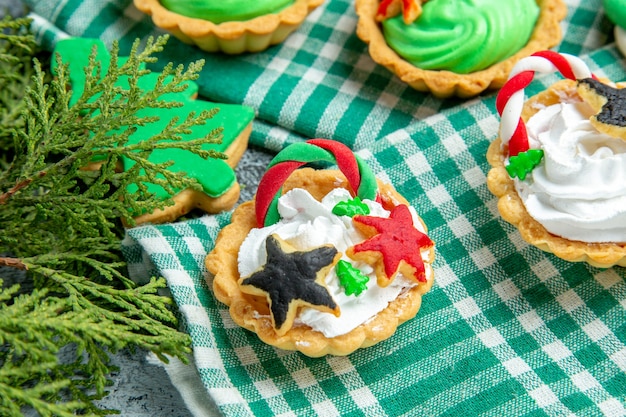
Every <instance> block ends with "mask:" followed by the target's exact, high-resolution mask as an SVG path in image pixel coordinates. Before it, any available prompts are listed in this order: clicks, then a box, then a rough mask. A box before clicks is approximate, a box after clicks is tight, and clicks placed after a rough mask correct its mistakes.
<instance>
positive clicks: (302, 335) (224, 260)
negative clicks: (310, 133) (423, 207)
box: [206, 168, 435, 357]
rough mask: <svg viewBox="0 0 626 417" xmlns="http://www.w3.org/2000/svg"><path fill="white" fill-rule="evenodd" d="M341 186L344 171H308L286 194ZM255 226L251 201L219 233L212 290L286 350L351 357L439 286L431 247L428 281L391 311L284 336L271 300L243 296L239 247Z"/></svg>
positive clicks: (317, 193)
mask: <svg viewBox="0 0 626 417" xmlns="http://www.w3.org/2000/svg"><path fill="white" fill-rule="evenodd" d="M337 187H343V188H347V187H348V186H347V181H346V180H345V177H344V176H343V174H342V173H341V172H340V171H337V170H313V169H311V168H303V169H299V170H297V171H295V172H294V173H293V174H292V175H291V176H290V177H289V179H288V180H287V181H286V182H285V184H284V187H283V190H284V191H288V190H290V189H292V188H304V189H307V190H308V191H309V192H310V193H311V194H312V195H313V196H314V197H315V198H317V199H321V197H322V196H324V195H326V194H327V193H328V192H330V190H332V189H333V188H337ZM379 188H380V192H381V195H382V196H383V199H388V200H389V201H392V202H394V203H395V204H399V203H403V204H408V203H407V202H406V200H405V199H404V198H403V197H402V196H401V195H400V194H398V193H397V192H396V191H395V189H393V187H392V186H390V185H388V184H382V183H380V182H379ZM254 227H256V217H255V209H254V201H248V202H246V203H243V204H241V205H240V206H239V207H237V208H236V209H235V211H234V212H233V215H232V219H231V223H230V224H229V225H228V226H226V227H225V228H224V229H222V231H221V232H220V233H219V235H218V237H217V240H216V244H215V249H214V250H213V251H212V252H211V253H209V255H208V256H207V257H206V266H207V269H208V270H209V272H210V273H211V274H213V276H208V277H207V282H208V284H209V286H211V285H212V287H213V291H214V294H215V297H216V298H217V299H218V300H219V301H221V302H223V303H224V304H226V305H228V306H229V311H230V315H231V317H232V318H233V320H234V321H235V323H237V324H238V325H239V326H241V327H243V328H245V329H248V330H251V331H253V332H255V333H256V334H257V335H258V337H259V338H260V339H261V340H262V341H263V342H265V343H267V344H269V345H272V346H275V347H278V348H281V349H285V350H297V351H300V352H302V353H303V354H305V355H307V356H310V357H320V356H324V355H327V354H331V355H339V356H342V355H347V354H350V353H352V352H354V351H355V350H357V349H359V348H364V347H368V346H372V345H374V344H376V343H378V342H380V341H382V340H384V339H387V338H389V337H390V336H391V335H392V334H393V333H394V332H395V331H396V329H397V327H398V326H399V325H400V324H401V323H403V322H405V321H407V320H409V319H411V318H413V317H415V315H416V314H417V312H418V310H419V308H420V305H421V300H422V295H423V294H425V293H426V292H428V291H429V290H430V288H431V287H432V285H433V281H434V277H433V275H434V274H433V269H432V262H433V260H434V257H435V252H434V248H433V247H431V248H430V249H429V256H428V258H429V259H427V260H425V265H426V273H427V282H425V283H420V284H419V285H417V286H415V287H413V288H411V289H410V290H409V291H407V292H406V293H405V294H403V295H401V296H400V297H398V298H397V299H396V300H394V301H392V302H391V303H389V305H388V306H387V308H386V309H385V310H383V311H381V312H379V313H378V314H377V315H376V316H375V317H374V318H372V319H370V320H368V321H367V322H366V323H363V324H362V325H360V326H358V327H357V328H355V329H354V330H352V331H351V332H349V333H347V334H345V335H342V336H338V337H334V338H327V337H325V336H324V335H323V334H322V333H320V332H317V331H314V330H312V329H311V328H310V327H308V326H305V325H298V326H294V327H292V328H291V329H290V330H289V331H288V332H287V333H286V334H285V335H283V336H278V335H277V334H276V332H275V331H274V329H273V327H272V323H271V319H270V316H269V310H268V306H267V302H266V301H265V299H264V298H263V299H261V298H256V297H252V296H250V295H247V294H243V293H242V292H241V291H240V289H239V285H238V280H239V272H238V262H237V255H238V252H239V247H240V246H241V243H242V242H243V240H244V239H245V238H246V236H247V234H248V232H249V231H250V230H251V229H252V228H254ZM424 227H425V226H424ZM211 279H212V282H211Z"/></svg>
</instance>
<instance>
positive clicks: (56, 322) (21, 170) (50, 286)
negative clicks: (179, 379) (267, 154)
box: [0, 19, 221, 416]
mask: <svg viewBox="0 0 626 417" xmlns="http://www.w3.org/2000/svg"><path fill="white" fill-rule="evenodd" d="M29 24H30V22H29V21H28V20H27V19H17V20H12V19H5V20H3V21H1V22H0V28H1V29H2V30H3V34H1V35H0V154H1V158H0V161H1V162H0V254H2V255H0V266H3V268H2V269H1V270H0V271H6V270H7V269H11V270H13V269H19V270H23V271H25V273H26V274H27V277H28V279H29V280H32V283H33V285H32V289H29V290H25V289H24V288H20V287H19V286H18V285H12V286H9V287H7V286H3V287H2V288H1V289H0V415H2V416H19V415H22V413H23V412H24V410H26V409H34V410H35V411H37V412H38V414H40V415H42V416H74V415H76V414H81V415H91V416H95V415H105V414H110V413H111V410H102V409H99V408H98V407H97V406H96V405H95V403H94V401H95V400H97V399H100V398H102V397H103V396H105V395H106V386H107V385H108V384H109V383H110V380H109V377H110V373H111V372H112V371H113V370H114V369H113V368H112V366H111V364H110V360H109V354H110V353H111V352H116V351H118V350H120V349H123V348H141V349H146V350H150V351H152V352H155V353H156V354H157V355H158V356H159V357H160V358H161V359H163V360H167V357H166V355H169V356H175V357H179V358H181V359H183V360H184V359H185V357H186V354H187V353H189V351H190V338H189V336H188V335H186V334H185V333H182V332H180V331H178V330H177V323H176V317H175V314H174V313H173V311H172V308H171V307H172V306H171V304H172V301H171V299H170V298H168V297H164V296H161V295H159V294H158V290H159V289H160V288H162V287H164V286H165V283H164V280H163V279H162V278H152V279H151V280H150V281H149V282H148V283H146V284H144V285H139V284H137V283H135V282H133V281H132V280H130V279H129V278H128V277H127V271H126V263H125V261H124V259H123V257H122V255H121V251H120V248H121V239H122V238H123V236H124V227H123V224H124V223H126V224H129V225H132V224H133V219H132V216H131V212H130V211H129V207H132V209H133V211H134V212H142V211H151V210H153V209H155V208H159V207H163V206H164V205H165V204H169V203H170V202H169V201H161V200H160V199H157V198H155V196H154V195H151V194H150V193H149V192H148V191H147V190H146V187H145V186H144V185H142V184H143V183H145V182H151V181H152V182H153V181H159V183H160V184H161V185H162V186H163V187H165V188H166V189H168V190H172V192H174V190H180V189H185V188H189V187H197V185H196V184H195V181H194V180H193V179H189V178H186V177H185V176H184V174H182V173H171V172H169V171H167V170H166V168H167V164H154V163H151V162H150V161H148V156H149V155H150V152H151V151H152V149H154V148H162V147H171V148H175V147H178V148H182V149H186V150H188V151H189V152H194V153H196V154H198V155H201V156H203V157H204V158H207V157H221V155H216V154H212V153H209V152H206V151H202V150H201V149H200V146H201V145H202V144H203V143H206V142H207V141H215V140H217V138H216V137H213V136H215V132H213V133H211V134H209V135H207V137H205V138H202V139H197V140H192V141H186V142H181V141H176V140H174V141H171V139H173V138H174V139H175V138H177V137H180V135H181V134H182V133H183V132H185V131H187V130H188V129H189V128H190V127H191V126H194V125H196V124H202V123H204V122H205V121H206V119H207V118H209V117H211V116H212V115H211V114H209V113H202V114H195V115H192V116H191V117H189V118H188V119H187V120H183V121H182V122H180V123H179V124H175V123H171V124H169V125H168V127H167V128H166V129H165V131H163V132H162V133H161V134H159V135H157V136H155V137H152V138H148V139H147V140H146V141H145V142H142V143H140V144H134V145H129V144H128V143H127V138H128V136H129V135H130V134H132V132H133V131H134V127H135V126H138V125H141V124H144V123H150V122H151V121H153V120H150V119H149V118H141V117H138V116H137V112H138V111H139V110H140V109H141V108H144V107H146V106H154V107H159V106H174V105H176V103H171V102H165V101H159V100H158V98H159V97H160V96H162V95H163V94H169V93H171V92H176V91H180V89H181V88H185V86H184V85H185V82H187V81H189V80H194V79H196V78H197V76H198V72H199V70H200V68H201V66H202V62H195V63H191V64H190V65H188V66H187V68H184V67H182V66H179V67H176V68H175V67H174V66H172V65H167V66H166V67H165V68H164V69H163V70H162V77H161V78H160V82H158V83H157V86H156V87H155V88H154V90H152V91H145V92H142V93H141V94H138V91H139V90H138V89H137V88H135V87H136V82H137V80H138V78H139V77H140V76H141V75H142V74H145V73H147V72H148V70H147V69H145V65H146V64H150V63H153V62H154V61H155V60H156V58H155V56H154V55H155V54H157V53H159V52H160V51H162V49H163V47H164V45H165V44H166V42H167V38H166V37H162V38H158V39H156V40H154V39H149V40H148V41H147V42H146V43H145V46H143V48H142V49H141V50H140V48H139V42H137V43H135V44H134V46H133V47H132V50H131V52H130V54H128V56H129V58H128V60H127V61H126V62H124V63H123V64H121V65H119V67H118V62H117V55H118V52H119V50H118V48H117V46H114V47H113V49H112V52H111V55H112V58H111V65H110V66H109V71H108V73H107V74H100V69H99V64H98V62H97V60H95V57H94V56H92V58H91V59H90V64H89V67H88V68H87V69H86V74H87V75H86V76H87V80H86V82H85V88H84V92H83V94H82V96H81V97H80V99H78V100H77V101H76V103H75V104H73V105H71V106H70V98H71V91H69V90H68V74H67V68H66V67H64V66H63V65H61V63H60V60H59V61H57V62H58V65H59V66H58V69H57V74H56V75H55V77H54V78H52V77H50V76H49V75H48V73H46V72H45V71H44V70H43V69H42V68H43V65H42V64H41V63H40V60H37V59H33V57H34V56H35V47H34V39H33V37H32V35H30V34H29V33H28V32H27V28H28V26H29ZM94 55H95V53H94ZM52 59H55V58H54V57H52ZM18 74H26V75H25V76H22V75H18ZM120 77H127V79H128V84H129V88H128V89H127V90H124V89H120V88H119V87H118V86H117V84H116V83H117V82H118V80H119V79H120ZM166 79H168V80H169V81H168V82H166V81H165V80H166ZM112 97H117V98H116V100H115V103H117V105H116V106H115V107H112V105H111V102H112V101H111V98H112ZM111 132H113V133H111ZM212 135H213V136H212ZM165 139H168V141H165ZM122 156H132V158H133V159H134V160H135V161H136V164H135V165H134V166H133V167H132V168H130V169H128V170H126V171H124V172H120V171H119V170H118V169H117V163H118V161H119V159H120V158H121V157H122ZM96 159H97V160H98V161H102V163H101V165H100V168H99V169H97V170H87V169H85V167H86V166H88V165H89V163H90V162H92V161H94V160H96ZM131 184H136V187H135V189H137V190H138V191H137V192H135V193H133V194H129V192H128V191H127V190H128V189H129V187H128V186H129V185H131ZM0 273H2V272H0ZM0 276H1V275H0ZM0 282H1V280H0ZM68 347H70V351H72V352H75V354H74V356H73V358H72V359H71V360H69V361H64V362H63V363H61V362H60V361H59V359H58V353H59V351H60V350H62V349H67V348H68Z"/></svg>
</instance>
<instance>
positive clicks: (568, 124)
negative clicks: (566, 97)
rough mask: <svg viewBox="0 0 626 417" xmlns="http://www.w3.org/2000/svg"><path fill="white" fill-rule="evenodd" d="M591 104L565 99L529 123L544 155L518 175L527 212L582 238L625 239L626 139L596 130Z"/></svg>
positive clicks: (549, 227) (530, 132)
mask: <svg viewBox="0 0 626 417" xmlns="http://www.w3.org/2000/svg"><path fill="white" fill-rule="evenodd" d="M592 114H593V111H592V109H591V108H590V107H589V106H588V105H587V104H586V103H583V102H572V101H571V100H570V101H564V102H562V103H559V104H555V105H551V106H548V107H546V108H543V109H541V110H539V111H538V112H537V113H536V114H535V115H534V116H532V117H531V118H530V119H529V120H528V122H527V123H526V128H527V130H528V139H529V144H530V147H531V148H540V149H543V150H544V159H543V161H542V163H541V164H539V165H538V166H537V167H536V168H535V169H534V170H533V171H532V173H531V174H529V175H528V176H527V177H526V179H525V180H524V181H520V180H517V179H516V180H515V185H516V188H517V191H518V194H519V195H520V197H521V198H522V200H523V201H524V205H525V206H526V209H527V211H528V213H529V214H530V215H531V216H532V217H533V218H534V219H535V220H537V221H538V222H539V223H541V224H542V225H543V226H544V227H545V228H546V230H548V231H549V232H550V233H553V234H555V235H558V236H562V237H564V238H567V239H570V240H580V241H583V242H589V243H593V242H625V241H626V181H625V179H626V141H624V140H622V139H619V138H614V137H611V136H608V135H605V134H603V133H600V132H598V131H597V130H596V129H595V128H594V127H593V126H592V124H591V122H590V121H589V118H590V117H591V116H592Z"/></svg>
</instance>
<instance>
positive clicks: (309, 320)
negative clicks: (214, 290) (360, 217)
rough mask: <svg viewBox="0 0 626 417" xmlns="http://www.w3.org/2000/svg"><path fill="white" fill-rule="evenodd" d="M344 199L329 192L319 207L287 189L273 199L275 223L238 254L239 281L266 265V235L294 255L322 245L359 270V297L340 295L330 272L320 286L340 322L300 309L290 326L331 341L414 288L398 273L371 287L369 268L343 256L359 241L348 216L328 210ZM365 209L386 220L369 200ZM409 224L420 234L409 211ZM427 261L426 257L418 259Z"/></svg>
mask: <svg viewBox="0 0 626 417" xmlns="http://www.w3.org/2000/svg"><path fill="white" fill-rule="evenodd" d="M351 198H352V197H351V196H350V193H349V192H348V191H347V190H345V189H343V188H336V189H333V190H332V191H331V192H330V193H329V194H328V195H326V196H325V197H324V198H323V199H322V201H321V202H320V201H317V200H315V199H314V198H313V197H312V196H311V194H309V192H308V191H306V190H304V189H293V190H290V191H289V192H287V193H285V194H284V195H283V196H281V198H280V199H279V204H278V211H279V213H280V216H281V220H280V221H279V222H278V223H276V224H274V225H271V226H267V227H263V228H258V229H252V230H251V231H250V233H249V234H248V236H247V237H246V239H245V240H244V242H243V244H242V245H241V248H240V249H239V255H238V262H239V275H240V276H241V277H247V276H250V275H251V274H252V273H254V272H255V271H257V270H258V269H260V268H261V267H262V266H263V265H264V264H265V262H266V257H267V254H266V252H265V240H266V238H267V237H268V236H269V235H271V234H277V235H278V236H280V237H281V238H282V239H284V240H286V241H287V242H289V243H290V244H291V245H293V246H294V247H295V248H296V249H297V250H309V249H312V248H314V247H318V246H321V245H325V244H329V243H330V244H332V245H334V246H335V247H336V248H337V250H338V251H339V252H341V253H342V258H341V259H343V260H345V261H348V262H350V263H351V264H352V265H354V266H355V267H357V268H359V269H360V270H361V271H362V272H363V273H364V274H365V275H367V276H369V277H370V280H369V282H368V284H367V290H365V291H363V292H362V293H361V294H360V295H358V296H356V295H346V294H345V292H344V289H343V287H341V286H340V284H339V280H338V278H337V275H336V273H335V269H334V268H333V269H332V270H331V271H330V273H329V274H328V275H327V276H326V280H325V282H326V285H327V287H328V289H329V292H330V293H331V295H332V297H333V299H334V300H335V302H336V303H337V305H338V306H339V308H340V313H341V314H340V316H339V317H336V316H334V315H333V314H330V313H324V312H320V311H318V310H316V309H314V308H308V307H307V308H303V309H301V311H300V313H299V315H298V317H297V319H296V321H295V325H298V324H305V325H308V326H309V327H311V328H312V329H314V330H317V331H319V332H322V333H323V334H324V336H326V337H329V338H331V337H336V336H339V335H342V334H345V333H348V332H350V331H351V330H353V329H354V328H356V327H357V326H359V325H361V324H363V323H365V322H366V321H368V320H370V319H371V318H372V317H374V316H375V315H376V314H377V313H378V312H380V311H382V310H383V309H385V308H386V307H387V305H388V304H389V302H391V301H393V300H395V299H396V298H397V297H399V296H402V294H404V293H405V292H406V291H407V290H408V289H409V288H411V287H413V286H415V285H417V283H416V282H415V281H412V280H409V279H407V278H406V277H404V276H403V275H402V274H400V273H398V275H397V276H396V278H395V279H394V280H393V282H391V283H390V284H389V285H388V286H386V287H384V288H383V287H380V286H378V285H377V283H376V274H375V272H374V270H373V268H372V267H371V266H370V265H367V264H365V263H363V262H357V261H353V260H351V259H350V258H348V257H347V256H346V255H345V251H346V249H348V248H349V247H351V246H353V245H354V244H356V243H359V242H362V241H363V240H364V239H365V238H364V237H363V236H362V235H361V233H360V232H359V231H358V230H356V229H355V228H354V226H353V223H352V219H351V218H350V217H348V216H336V215H335V214H333V213H332V209H333V207H334V206H335V205H336V204H337V203H338V202H340V201H347V200H350V199H351ZM363 202H364V203H365V204H366V205H367V206H368V207H369V209H370V214H369V215H371V216H377V217H389V212H388V211H387V210H385V209H384V208H383V207H382V206H381V205H380V204H379V203H377V202H375V201H371V200H364V201H363ZM410 210H411V213H412V214H413V223H414V224H415V226H416V228H417V229H418V230H420V231H422V232H425V230H424V229H423V227H422V223H421V222H420V221H419V220H418V217H417V214H416V213H415V210H414V209H413V208H410ZM423 256H424V259H428V258H427V251H425V252H424V254H423ZM426 277H427V279H432V271H431V270H430V266H429V265H428V264H426Z"/></svg>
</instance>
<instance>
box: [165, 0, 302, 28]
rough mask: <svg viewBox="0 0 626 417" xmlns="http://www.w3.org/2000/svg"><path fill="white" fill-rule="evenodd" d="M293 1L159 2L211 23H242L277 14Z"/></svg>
mask: <svg viewBox="0 0 626 417" xmlns="http://www.w3.org/2000/svg"><path fill="white" fill-rule="evenodd" d="M293 2H294V0H219V1H211V0H161V4H162V5H163V7H165V8H166V9H168V10H170V11H172V12H174V13H178V14H180V15H183V16H187V17H194V18H197V19H203V20H209V21H211V22H213V23H218V24H219V23H223V22H230V21H242V20H249V19H253V18H255V17H258V16H262V15H265V14H269V13H275V12H278V11H280V10H282V9H284V8H285V7H287V6H288V5H290V4H292V3H293Z"/></svg>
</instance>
